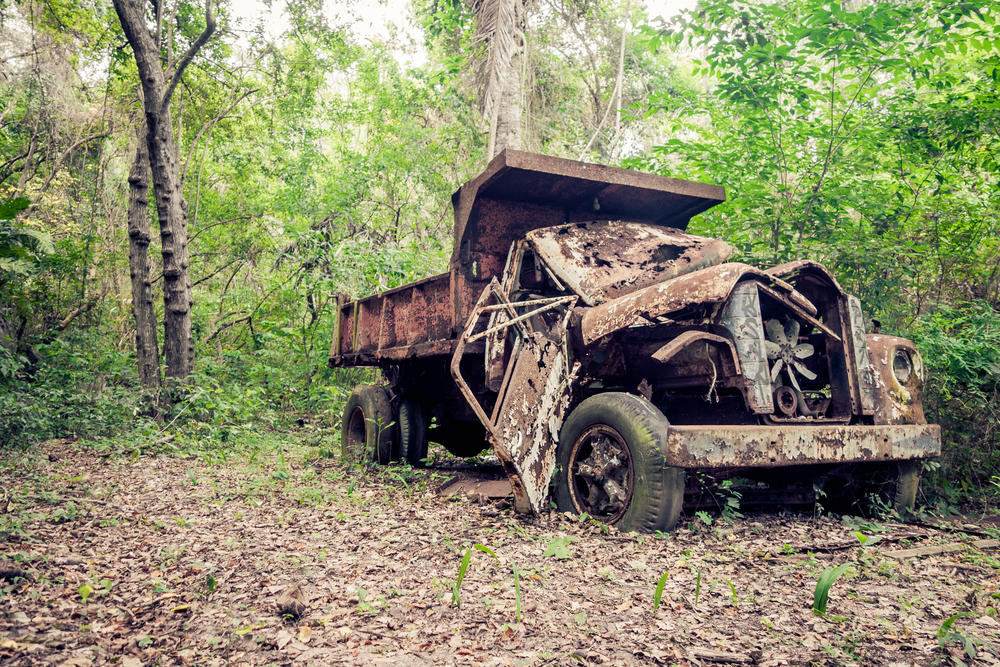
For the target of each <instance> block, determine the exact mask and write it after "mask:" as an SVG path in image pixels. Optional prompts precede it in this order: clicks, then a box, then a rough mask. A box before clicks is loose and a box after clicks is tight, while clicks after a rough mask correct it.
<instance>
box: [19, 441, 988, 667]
mask: <svg viewBox="0 0 1000 667" xmlns="http://www.w3.org/2000/svg"><path fill="white" fill-rule="evenodd" d="M315 451H316V450H315V449H310V448H307V447H305V446H302V447H299V448H297V449H296V448H287V449H283V450H282V451H277V452H267V453H264V452H262V451H260V450H258V451H257V452H256V453H252V452H251V453H248V454H245V455H240V456H236V455H231V457H230V458H228V459H227V458H226V457H221V458H220V457H218V456H216V457H214V458H213V457H210V456H207V455H206V456H204V457H201V458H195V457H188V458H177V457H165V456H158V457H150V456H145V455H141V456H140V455H138V454H136V455H133V456H128V455H127V453H126V454H124V455H120V456H106V455H105V456H102V455H100V454H98V453H96V452H95V451H94V450H89V449H81V448H78V446H76V445H75V444H74V443H72V442H70V441H62V442H51V443H47V444H46V445H45V446H44V447H42V448H40V449H38V450H36V451H35V452H34V453H33V455H29V456H27V457H25V456H20V455H19V456H17V457H14V456H13V455H8V458H7V459H6V460H0V464H2V465H0V486H2V494H3V495H0V667H7V666H8V665H66V666H71V667H85V666H88V665H106V664H116V665H120V666H122V667H137V666H138V665H153V664H162V665H175V664H191V665H202V664H205V665H227V666H228V665H234V666H240V667H244V666H250V665H268V664H275V665H328V664H329V665H333V664H337V665H340V664H348V665H355V664H356V665H370V664H375V665H378V664H399V665H421V666H424V665H430V664H436V665H437V664H440V665H571V664H587V665H590V664H604V665H640V664H666V665H682V666H683V665H694V666H699V665H706V664H712V663H729V664H757V665H767V666H777V665H811V664H823V665H841V664H844V665H848V664H862V665H889V666H896V665H898V666H899V667H903V666H909V665H932V664H970V663H972V662H974V663H975V664H998V663H1000V661H998V659H997V658H996V657H995V656H994V653H993V651H994V650H996V649H994V646H997V647H1000V642H998V641H997V640H996V639H995V637H997V635H998V634H1000V620H998V618H997V610H996V606H995V605H997V598H998V597H1000V592H998V590H997V586H998V573H1000V560H997V558H996V553H995V552H993V551H990V550H983V549H979V548H975V547H972V546H969V544H968V543H969V542H970V541H971V540H975V539H981V538H982V537H984V536H983V535H981V534H980V535H975V534H971V535H966V534H962V533H957V532H954V531H952V530H942V529H936V528H932V527H930V526H927V525H912V524H911V525H902V524H896V523H864V522H862V521H860V520H841V519H839V518H829V517H821V518H814V517H809V516H802V515H792V514H787V513H786V514H781V513H772V514H753V515H749V514H748V515H747V516H746V517H745V518H743V519H741V520H738V521H736V522H735V523H734V524H733V525H727V524H726V523H725V522H723V521H722V520H721V519H720V518H719V517H718V516H715V517H714V518H712V523H711V525H706V523H705V520H704V519H702V518H698V517H685V518H683V519H682V524H681V527H679V528H677V529H675V530H674V531H672V532H671V533H670V534H669V535H656V536H653V535H642V536H639V535H634V534H633V535H623V534H620V533H617V532H616V531H614V530H613V529H612V530H611V531H609V532H608V533H607V534H606V533H605V532H604V531H603V530H602V527H601V526H600V525H597V524H596V523H595V522H591V521H588V520H586V519H584V520H582V521H581V520H580V518H579V517H570V516H568V515H563V514H557V513H555V512H551V513H548V514H546V515H543V516H541V517H538V518H535V519H531V520H526V519H523V518H519V517H517V516H515V515H513V514H512V513H511V510H510V509H506V508H504V504H503V503H500V504H498V503H479V502H476V501H473V500H470V499H469V498H468V497H464V498H463V497H459V496H452V497H447V498H446V497H442V496H441V495H439V494H437V493H436V492H435V489H436V488H438V487H439V486H440V485H441V483H442V482H443V481H444V480H445V479H446V477H447V475H446V474H445V473H446V471H442V470H440V469H438V470H435V469H429V470H425V471H413V470H411V469H410V468H388V469H382V470H379V471H372V470H368V471H365V470H362V469H361V468H359V467H345V466H342V465H340V464H339V463H337V462H336V461H334V460H332V459H323V458H311V457H312V456H314V454H315ZM50 459H51V460H50ZM710 518H711V517H710ZM965 521H966V522H968V519H966V520H965ZM974 527H975V526H972V527H967V528H966V530H967V531H971V529H972V528H974ZM855 531H859V534H860V535H862V538H863V539H866V540H867V542H866V543H865V544H864V545H863V546H862V544H861V540H860V539H859V537H858V536H856V535H855ZM980 532H982V531H980ZM940 544H958V545H962V546H959V547H955V549H956V550H953V551H946V552H942V553H936V554H932V555H925V556H917V557H909V558H907V557H904V556H895V557H894V556H892V555H891V552H894V551H898V550H901V549H907V548H914V547H927V546H929V545H940ZM473 545H481V546H482V547H484V549H478V548H476V549H471V550H470V547H472V546H473ZM466 553H470V557H469V564H468V567H467V569H465V571H464V578H461V575H460V570H461V565H462V561H463V556H464V555H465V554H466ZM843 563H850V566H849V567H848V568H847V570H846V572H845V573H844V574H843V575H842V576H841V577H840V578H839V579H837V580H836V581H835V582H834V583H833V584H832V587H831V588H830V592H829V602H828V608H827V615H826V616H819V615H816V614H815V613H814V612H813V604H814V592H815V590H816V588H817V580H818V579H819V578H820V577H821V574H822V573H823V572H824V570H826V569H827V568H829V567H833V566H838V565H840V564H843ZM515 571H516V572H517V575H515ZM664 574H666V577H665V579H664V578H663V575H664ZM515 576H516V577H517V578H516V579H515ZM460 578H461V580H460V581H458V580H459V579H460ZM661 581H662V582H664V583H663V588H662V593H661V594H660V595H658V594H657V584H658V582H661ZM515 583H517V584H518V585H517V586H515ZM282 594H285V595H284V597H282ZM279 598H281V599H280V601H281V602H282V603H284V604H283V607H282V608H283V609H285V610H286V611H292V612H299V614H300V616H299V617H298V618H296V617H295V616H294V614H291V615H289V614H285V615H282V613H281V612H280V611H279V609H278V603H279ZM658 598H659V599H658ZM459 601H460V606H459V605H458V604H456V603H457V602H459ZM657 601H658V602H659V605H658V609H657V610H655V611H654V606H656V602H657ZM957 614H962V615H961V616H958V617H957V618H955V615H957ZM942 647H943V648H942ZM973 654H974V655H975V656H976V658H975V660H972V658H971V656H972V655H973Z"/></svg>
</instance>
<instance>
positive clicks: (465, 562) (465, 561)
mask: <svg viewBox="0 0 1000 667" xmlns="http://www.w3.org/2000/svg"><path fill="white" fill-rule="evenodd" d="M471 559H472V549H466V550H465V555H464V556H462V564H461V565H459V566H458V578H457V579H455V585H456V586H457V587H459V588H461V587H462V580H463V579H465V571H466V570H468V569H469V561H470V560H471Z"/></svg>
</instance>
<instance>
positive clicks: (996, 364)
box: [910, 301, 1000, 486]
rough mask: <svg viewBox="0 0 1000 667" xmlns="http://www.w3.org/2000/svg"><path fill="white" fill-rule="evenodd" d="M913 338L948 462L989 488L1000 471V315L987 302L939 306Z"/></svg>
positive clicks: (928, 405)
mask: <svg viewBox="0 0 1000 667" xmlns="http://www.w3.org/2000/svg"><path fill="white" fill-rule="evenodd" d="M910 336H911V337H912V338H913V340H914V341H915V342H916V343H917V346H918V347H919V349H920V352H921V355H922V356H923V358H924V365H925V367H926V370H927V381H926V382H925V384H924V409H925V411H926V413H927V420H928V421H929V422H936V423H938V424H941V428H942V430H943V437H944V449H945V454H946V460H947V462H949V463H950V464H951V466H952V467H954V468H956V469H958V470H959V471H960V473H961V476H962V478H963V479H971V480H972V481H974V482H978V484H979V485H980V486H982V485H985V484H986V483H987V482H988V480H989V477H990V475H993V474H996V472H997V471H998V469H1000V313H998V312H997V311H996V310H994V309H993V308H992V307H991V306H990V305H989V304H987V303H985V302H983V301H975V302H971V303H959V304H955V305H953V306H938V307H937V308H936V309H935V310H934V311H933V312H931V313H928V314H926V315H924V316H922V317H920V318H919V319H918V320H917V322H916V324H915V327H914V329H913V330H912V331H911V332H910Z"/></svg>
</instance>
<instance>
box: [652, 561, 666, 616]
mask: <svg viewBox="0 0 1000 667" xmlns="http://www.w3.org/2000/svg"><path fill="white" fill-rule="evenodd" d="M669 576H670V570H667V571H666V572H664V573H663V574H662V575H660V580H659V581H658V582H656V590H655V591H654V592H653V613H654V614H655V613H656V610H657V609H659V608H660V598H661V597H663V587H664V586H666V585H667V577H669Z"/></svg>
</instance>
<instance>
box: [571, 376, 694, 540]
mask: <svg viewBox="0 0 1000 667" xmlns="http://www.w3.org/2000/svg"><path fill="white" fill-rule="evenodd" d="M669 430H670V423H669V422H668V421H667V419H666V417H664V416H663V414H662V413H661V412H660V411H659V410H657V409H656V408H655V407H653V405H652V404H651V403H650V402H649V401H647V400H645V399H642V398H639V397H637V396H633V395H631V394H623V393H606V394H598V395H597V396H591V397H590V398H588V399H587V400H585V401H583V402H582V403H581V404H580V405H579V406H578V407H577V408H576V409H575V410H574V411H573V413H572V414H570V416H569V419H567V420H566V423H565V425H564V426H563V428H562V432H561V433H560V434H559V447H558V450H557V452H556V459H557V463H558V471H557V473H556V482H555V497H556V504H557V506H558V508H559V511H561V512H572V513H574V514H582V513H584V512H586V513H587V514H589V515H590V516H592V517H594V518H595V519H597V520H599V521H603V522H605V523H610V524H614V525H615V526H616V527H617V528H618V529H619V530H623V531H632V530H638V531H645V532H652V531H656V530H661V531H663V530H669V529H670V528H672V527H673V526H674V524H676V523H677V519H678V518H679V517H680V513H681V506H682V505H683V503H684V470H683V469H680V468H671V467H669V466H667V465H666V461H665V451H666V444H667V434H668V432H669Z"/></svg>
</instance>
